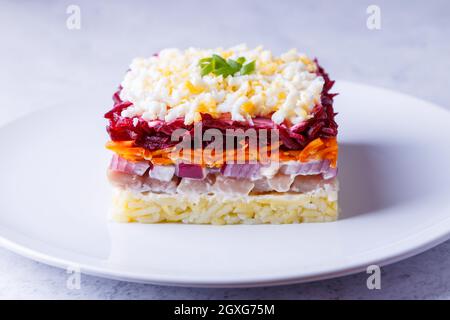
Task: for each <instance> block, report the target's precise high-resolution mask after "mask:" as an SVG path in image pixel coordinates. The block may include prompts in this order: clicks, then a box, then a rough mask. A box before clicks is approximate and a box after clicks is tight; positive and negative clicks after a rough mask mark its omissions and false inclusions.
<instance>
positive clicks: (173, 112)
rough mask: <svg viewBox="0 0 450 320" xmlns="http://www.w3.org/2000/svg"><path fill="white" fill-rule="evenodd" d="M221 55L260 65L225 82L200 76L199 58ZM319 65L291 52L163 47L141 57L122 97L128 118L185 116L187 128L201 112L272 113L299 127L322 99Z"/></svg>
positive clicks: (246, 117) (241, 117) (247, 117)
mask: <svg viewBox="0 0 450 320" xmlns="http://www.w3.org/2000/svg"><path fill="white" fill-rule="evenodd" d="M212 54H218V55H220V56H222V57H223V58H225V59H237V58H239V57H245V59H246V62H247V63H248V62H251V61H255V62H256V68H255V71H254V72H253V73H251V74H249V75H240V74H239V73H237V74H235V75H234V76H228V77H226V78H224V77H223V76H222V75H220V76H216V75H214V74H209V75H205V76H203V77H202V76H201V73H200V67H199V65H198V63H199V60H200V59H202V58H206V57H210V56H212ZM316 69H317V66H316V64H315V63H314V62H313V61H312V60H310V59H309V58H308V57H307V56H305V55H304V54H299V53H298V52H297V51H296V50H295V49H292V50H290V51H288V52H286V53H284V54H282V55H280V56H279V57H276V56H274V55H273V54H272V52H271V51H269V50H264V49H263V48H262V47H257V48H254V49H249V48H248V47H247V46H246V45H239V46H236V47H232V48H229V49H222V48H217V49H196V48H189V49H187V50H184V51H182V50H179V49H164V50H162V51H161V52H159V54H158V55H157V56H152V57H150V58H136V59H134V60H133V62H132V63H131V65H130V68H129V71H128V72H127V74H126V75H125V79H124V80H123V81H122V83H121V85H122V91H121V93H120V97H121V99H122V100H123V101H130V102H132V103H133V105H132V106H130V107H128V108H127V109H125V110H123V111H122V116H124V117H135V116H141V117H142V118H143V119H145V120H148V121H151V120H156V119H160V120H165V121H171V120H174V119H176V118H178V117H184V119H185V123H186V124H191V123H193V122H196V121H198V120H200V119H201V118H200V113H208V114H211V115H212V116H220V114H223V113H229V114H230V115H231V118H232V120H236V121H248V122H250V123H251V121H252V120H251V119H252V117H255V116H267V115H270V114H272V116H271V117H272V120H273V121H274V122H275V123H278V124H280V123H282V122H283V121H285V120H288V121H289V122H290V123H292V124H296V123H299V122H301V121H303V120H305V119H307V118H308V117H309V116H310V113H311V110H312V108H313V107H314V105H315V104H317V103H318V102H319V101H320V94H321V92H322V89H323V84H324V79H323V78H322V77H320V76H318V75H317V74H316V73H315V72H316Z"/></svg>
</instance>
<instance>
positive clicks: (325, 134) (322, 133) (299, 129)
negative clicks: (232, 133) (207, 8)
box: [105, 60, 338, 150]
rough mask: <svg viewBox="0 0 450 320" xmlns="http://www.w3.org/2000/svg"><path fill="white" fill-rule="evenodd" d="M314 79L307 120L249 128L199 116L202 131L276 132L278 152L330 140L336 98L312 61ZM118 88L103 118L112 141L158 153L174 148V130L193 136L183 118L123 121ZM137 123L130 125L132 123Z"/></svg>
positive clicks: (262, 122)
mask: <svg viewBox="0 0 450 320" xmlns="http://www.w3.org/2000/svg"><path fill="white" fill-rule="evenodd" d="M315 63H316V65H317V67H318V68H317V72H316V73H317V75H319V76H322V77H323V79H324V81H325V83H324V86H323V90H322V93H321V99H320V100H321V101H320V104H317V105H316V106H315V107H314V108H313V110H312V115H313V117H312V118H311V119H308V120H305V121H303V122H301V123H299V124H297V125H293V126H288V125H287V124H286V123H282V124H281V125H277V124H275V123H274V122H273V121H272V120H271V119H270V118H262V117H258V118H255V119H253V122H254V124H253V126H251V125H250V124H249V123H247V122H239V121H233V120H228V119H214V118H213V117H211V116H210V115H208V114H202V130H203V131H205V130H207V129H210V128H215V129H219V130H221V131H222V132H223V133H224V134H225V130H226V129H230V128H234V129H243V130H246V129H248V128H254V129H255V130H256V131H257V133H258V134H259V130H261V129H278V130H279V137H280V140H281V142H282V145H281V149H290V150H301V149H303V148H304V147H305V146H306V145H307V144H308V143H309V142H311V141H312V140H314V139H316V138H331V137H335V136H336V135H337V133H338V125H337V123H336V122H335V120H334V117H335V115H336V113H335V112H334V110H333V98H334V97H335V96H336V94H333V93H330V90H331V88H332V87H333V85H334V81H332V80H330V78H329V76H328V74H327V73H326V72H325V70H324V69H323V68H322V67H321V66H320V65H319V63H318V61H317V60H315ZM120 90H121V88H120V87H119V89H118V90H117V92H115V93H114V95H113V101H114V106H113V108H112V109H111V110H110V111H109V112H107V113H106V114H105V118H106V119H108V120H109V123H108V126H107V131H108V134H109V136H110V138H111V140H113V141H129V140H133V141H135V145H136V146H139V147H143V148H146V149H148V150H159V149H164V148H167V147H171V146H174V145H176V144H177V143H178V141H171V134H172V133H173V131H174V130H176V129H179V128H183V129H186V130H188V131H190V132H192V133H193V129H194V126H193V125H185V124H184V118H178V119H175V120H173V121H170V122H166V121H161V120H155V121H151V122H150V123H149V122H147V121H146V120H144V119H142V118H140V117H134V118H126V117H122V116H121V112H122V110H124V109H126V108H127V107H129V106H131V105H132V103H131V102H129V101H122V100H121V99H120V96H119V93H120ZM135 118H136V119H137V123H133V122H136V120H134V119H135Z"/></svg>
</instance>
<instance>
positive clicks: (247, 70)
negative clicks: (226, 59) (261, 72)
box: [241, 61, 255, 75]
mask: <svg viewBox="0 0 450 320" xmlns="http://www.w3.org/2000/svg"><path fill="white" fill-rule="evenodd" d="M253 71H255V61H252V62H249V63H247V64H246V65H244V66H243V67H242V69H241V74H242V75H245V74H250V73H252V72H253Z"/></svg>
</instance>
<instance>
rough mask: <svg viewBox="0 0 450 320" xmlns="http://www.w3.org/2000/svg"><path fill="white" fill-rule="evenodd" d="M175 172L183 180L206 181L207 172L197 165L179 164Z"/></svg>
mask: <svg viewBox="0 0 450 320" xmlns="http://www.w3.org/2000/svg"><path fill="white" fill-rule="evenodd" d="M175 172H176V173H175V174H176V175H177V176H179V177H181V178H189V179H204V178H205V177H206V170H205V169H204V168H202V166H200V165H197V164H190V163H178V164H177V166H176V170H175Z"/></svg>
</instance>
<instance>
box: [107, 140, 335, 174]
mask: <svg viewBox="0 0 450 320" xmlns="http://www.w3.org/2000/svg"><path fill="white" fill-rule="evenodd" d="M106 148H107V149H109V150H111V151H113V152H115V153H117V154H118V155H119V156H120V157H122V158H124V159H126V160H129V161H142V160H148V161H151V162H152V163H153V164H156V165H170V164H173V163H175V162H176V161H178V160H184V161H186V162H191V163H199V164H201V165H203V166H208V167H219V166H221V165H223V164H224V163H225V162H230V161H231V160H234V161H252V160H256V161H260V162H265V161H268V160H271V159H276V157H277V156H278V158H279V161H281V162H285V161H300V162H308V161H311V160H325V159H328V160H330V161H331V166H332V167H336V164H337V157H338V144H337V140H336V138H328V139H323V138H317V139H315V140H313V141H311V142H310V143H309V144H308V145H307V146H306V147H305V148H304V149H303V150H288V151H279V150H278V149H277V150H270V148H271V147H270V146H267V147H265V148H261V149H260V150H258V151H257V152H251V151H249V149H248V145H243V146H242V147H241V148H239V149H237V150H225V151H222V152H220V151H217V150H214V149H212V150H209V149H208V148H204V149H199V150H177V149H176V148H175V147H172V148H167V149H161V150H155V151H150V150H147V149H144V148H142V147H138V146H136V145H135V144H134V142H133V141H109V142H108V143H107V144H106ZM277 153H278V154H277Z"/></svg>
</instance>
